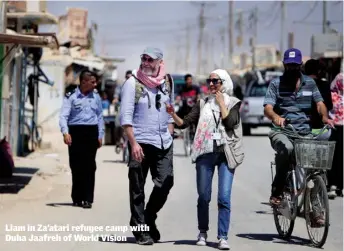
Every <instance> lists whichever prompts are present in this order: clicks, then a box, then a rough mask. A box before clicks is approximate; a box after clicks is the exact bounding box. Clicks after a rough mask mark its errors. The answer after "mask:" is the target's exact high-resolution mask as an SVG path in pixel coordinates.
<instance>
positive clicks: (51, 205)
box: [45, 202, 74, 207]
mask: <svg viewBox="0 0 344 251" xmlns="http://www.w3.org/2000/svg"><path fill="white" fill-rule="evenodd" d="M45 205H47V206H49V207H60V206H62V207H74V205H73V203H71V202H70V203H67V202H66V203H47V204H45Z"/></svg>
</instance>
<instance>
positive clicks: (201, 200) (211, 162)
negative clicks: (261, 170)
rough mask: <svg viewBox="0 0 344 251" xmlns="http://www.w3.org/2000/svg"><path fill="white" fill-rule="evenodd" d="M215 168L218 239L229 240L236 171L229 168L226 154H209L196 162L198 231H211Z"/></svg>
mask: <svg viewBox="0 0 344 251" xmlns="http://www.w3.org/2000/svg"><path fill="white" fill-rule="evenodd" d="M215 166H218V175H219V178H218V193H217V205H218V221H217V238H218V239H225V240H227V239H228V230H229V223H230V216H231V193H232V183H233V179H234V170H232V169H229V168H228V164H227V160H226V156H225V154H224V153H209V154H205V155H203V156H200V157H199V158H197V160H196V171H197V192H198V201H197V218H198V229H199V231H200V232H202V233H204V232H207V231H208V230H209V203H210V200H211V188H212V181H213V175H214V171H215Z"/></svg>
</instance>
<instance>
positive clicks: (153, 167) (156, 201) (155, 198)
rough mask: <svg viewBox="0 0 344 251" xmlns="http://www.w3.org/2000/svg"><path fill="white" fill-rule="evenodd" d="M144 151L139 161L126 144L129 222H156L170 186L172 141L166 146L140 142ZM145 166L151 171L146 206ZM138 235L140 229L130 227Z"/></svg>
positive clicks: (171, 183) (136, 223)
mask: <svg viewBox="0 0 344 251" xmlns="http://www.w3.org/2000/svg"><path fill="white" fill-rule="evenodd" d="M140 146H141V147H142V150H143V153H144V155H145V157H144V159H143V161H142V163H139V162H137V161H136V160H134V159H133V158H132V156H131V147H130V145H129V153H130V154H129V164H128V167H129V174H128V176H129V195H130V211H131V219H130V226H139V225H143V224H147V225H148V226H155V220H156V218H157V213H158V212H159V211H160V209H161V208H162V207H163V206H164V204H165V202H166V200H167V197H168V194H169V192H170V190H171V188H172V187H173V144H172V145H171V146H170V147H169V148H168V149H165V150H161V149H159V148H156V147H154V146H152V145H148V144H140ZM148 170H150V173H151V175H152V179H153V182H154V188H153V191H152V193H151V195H150V198H149V201H148V203H147V206H146V210H145V190H144V186H145V183H146V178H147V174H148ZM133 234H134V236H135V237H136V238H138V237H139V236H140V234H141V232H140V231H133Z"/></svg>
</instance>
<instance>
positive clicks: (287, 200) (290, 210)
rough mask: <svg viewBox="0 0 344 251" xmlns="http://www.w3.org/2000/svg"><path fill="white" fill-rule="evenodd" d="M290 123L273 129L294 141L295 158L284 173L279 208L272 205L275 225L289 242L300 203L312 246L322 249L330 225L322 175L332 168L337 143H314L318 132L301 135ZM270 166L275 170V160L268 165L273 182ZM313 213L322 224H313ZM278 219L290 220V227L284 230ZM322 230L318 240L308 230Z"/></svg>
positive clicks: (281, 235) (282, 236) (316, 141)
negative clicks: (320, 216) (315, 192)
mask: <svg viewBox="0 0 344 251" xmlns="http://www.w3.org/2000/svg"><path fill="white" fill-rule="evenodd" d="M289 123H290V121H286V123H285V125H286V127H285V129H284V128H280V127H277V126H275V125H274V124H273V126H274V127H275V128H278V129H280V130H282V131H283V132H284V133H285V134H286V135H287V136H290V137H291V138H293V141H294V159H293V160H292V161H291V164H290V170H289V171H288V174H287V178H286V183H285V184H286V185H285V187H284V189H283V197H282V201H281V203H280V204H279V205H278V206H275V205H273V206H272V208H273V215H274V222H275V226H276V229H277V232H278V234H279V236H280V237H281V238H282V239H289V238H290V236H291V234H292V232H293V230H294V224H295V219H296V216H297V213H298V207H299V206H300V204H303V207H304V216H305V220H306V227H307V232H308V236H309V238H310V241H311V243H312V244H313V245H314V246H315V247H318V248H321V247H322V246H323V245H324V244H325V242H326V239H327V235H328V230H329V226H330V223H329V219H330V218H329V201H328V196H327V189H326V185H325V182H324V179H323V176H325V175H326V170H329V169H331V167H332V161H333V155H334V148H335V144H336V143H335V142H332V141H318V140H316V139H317V138H318V137H319V135H320V134H321V133H319V134H316V135H314V134H310V136H301V135H299V134H298V133H297V132H296V130H295V128H294V127H293V126H292V125H290V124H289ZM288 127H289V128H291V131H290V130H288V129H287V128H288ZM327 128H330V127H329V126H328V125H325V126H324V127H323V128H322V130H321V131H324V130H326V129H327ZM273 167H275V171H276V165H275V162H274V161H272V162H271V175H272V180H273V178H274V175H273V169H274V168H273ZM297 168H300V169H302V170H304V174H303V175H301V177H300V176H297V175H296V169H297ZM302 176H303V177H302ZM316 188H318V189H319V192H320V196H319V194H317V196H314V194H313V192H314V190H313V189H316ZM300 196H301V198H300ZM315 198H316V199H320V198H321V199H322V203H321V202H320V203H319V201H316V200H315ZM315 213H319V215H322V216H325V217H324V219H325V222H324V224H322V225H319V224H317V223H316V222H315V221H314V217H315ZM324 214H325V215H324ZM279 216H282V218H285V219H286V221H290V224H289V226H287V227H286V229H282V227H283V226H281V225H282V224H280V222H279ZM312 216H314V217H312ZM322 227H324V232H323V235H322V237H321V238H320V240H319V241H317V240H315V236H314V235H313V234H312V231H311V230H312V228H315V229H319V228H322Z"/></svg>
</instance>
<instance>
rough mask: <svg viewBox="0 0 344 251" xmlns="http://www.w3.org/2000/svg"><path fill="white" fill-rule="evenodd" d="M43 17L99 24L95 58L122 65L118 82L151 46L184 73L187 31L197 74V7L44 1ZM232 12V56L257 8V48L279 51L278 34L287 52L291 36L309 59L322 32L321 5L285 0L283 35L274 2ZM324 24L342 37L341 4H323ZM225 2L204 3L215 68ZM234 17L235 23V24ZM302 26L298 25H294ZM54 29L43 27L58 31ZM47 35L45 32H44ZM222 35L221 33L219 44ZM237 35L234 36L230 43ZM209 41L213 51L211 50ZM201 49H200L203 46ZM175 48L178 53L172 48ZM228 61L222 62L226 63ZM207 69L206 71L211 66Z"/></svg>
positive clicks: (238, 6)
mask: <svg viewBox="0 0 344 251" xmlns="http://www.w3.org/2000/svg"><path fill="white" fill-rule="evenodd" d="M47 2H48V3H47V8H48V12H50V13H51V14H53V15H56V16H61V15H64V14H65V13H66V12H67V8H68V7H69V8H71V7H78V8H84V9H87V10H88V22H89V23H91V22H95V23H97V25H98V33H97V34H96V36H95V40H96V53H97V54H106V55H108V56H113V57H124V58H125V59H126V61H125V62H124V63H121V64H119V65H118V70H119V76H120V77H121V78H123V76H124V73H125V71H126V70H128V69H135V68H137V66H138V64H139V62H140V61H139V60H140V55H141V53H142V51H143V50H144V48H145V47H146V46H156V47H159V48H161V49H162V50H163V52H164V59H165V63H166V67H167V69H168V71H170V72H173V71H176V70H183V69H184V70H185V67H184V65H185V64H184V62H185V47H186V41H187V32H186V27H187V26H188V25H189V26H190V28H191V30H190V31H191V32H190V33H189V34H190V50H191V51H190V69H189V71H190V72H191V73H195V71H196V63H197V42H198V34H199V28H198V19H199V13H200V3H199V2H191V1H173V2H172V1H171V2H168V1H160V2H157V1H155V2H148V1H140V2H133V1H127V2H120V1H116V2H115V1H113V2H110V1H107V2H106V1H105V2H102V1H92V2H91V1H47ZM233 7H234V13H238V11H239V10H242V11H243V27H244V28H243V41H244V42H243V45H242V46H237V45H235V46H234V54H240V53H241V52H249V50H250V47H249V38H250V37H251V36H253V29H250V28H249V26H250V25H249V16H250V13H252V11H253V10H254V8H257V10H258V15H257V18H258V22H257V44H264V45H275V46H276V48H277V49H279V47H280V40H281V35H282V34H283V38H284V50H285V49H287V48H286V47H287V39H288V38H287V34H288V32H294V39H295V40H294V41H295V42H294V44H295V47H296V48H299V49H300V50H301V51H302V52H303V55H305V56H309V55H310V51H311V36H312V35H314V34H321V33H322V17H323V14H322V13H323V2H322V1H305V2H301V1H288V2H286V9H285V13H286V15H285V17H286V20H285V31H284V32H283V33H282V32H281V2H278V1H266V2H262V1H252V2H248V1H235V2H234V3H233ZM326 8H327V20H329V21H331V22H332V24H331V28H332V29H335V30H337V31H339V32H341V33H343V3H342V2H341V1H329V2H327V4H326ZM228 9H229V4H228V2H227V1H222V2H213V1H212V2H207V5H206V8H205V14H204V16H205V21H206V24H205V38H204V40H205V41H208V48H209V50H208V53H206V51H204V52H203V55H205V56H207V57H208V58H212V59H211V60H210V61H211V62H213V63H214V64H216V65H220V64H221V55H222V54H223V53H224V55H225V58H227V55H228V53H227V51H228V47H229V46H228V43H229V42H228V32H227V30H228V13H229V11H228ZM238 16H239V15H238V14H236V15H235V16H234V21H236V20H237V19H238ZM297 21H302V23H295V22H297ZM56 29H57V26H51V27H48V30H49V31H57V30H56ZM44 30H46V27H45V28H44ZM221 30H222V31H223V30H225V33H223V32H222V34H224V37H225V41H224V43H223V42H222V40H221ZM237 35H238V31H237V30H235V31H234V39H233V41H234V43H235V42H236V37H237ZM212 41H213V46H211V45H212ZM204 46H205V44H204ZM178 47H179V48H180V49H179V50H178V49H177V48H178ZM226 62H227V61H226ZM212 65H213V64H212ZM210 67H211V66H210Z"/></svg>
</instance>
